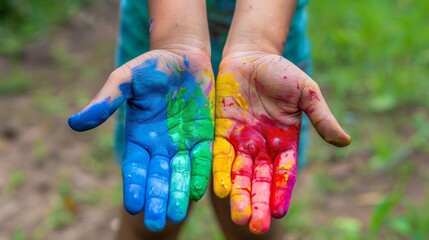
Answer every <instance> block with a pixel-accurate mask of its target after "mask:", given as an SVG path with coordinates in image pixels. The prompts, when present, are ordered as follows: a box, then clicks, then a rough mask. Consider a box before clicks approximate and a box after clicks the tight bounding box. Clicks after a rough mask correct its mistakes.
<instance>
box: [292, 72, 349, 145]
mask: <svg viewBox="0 0 429 240" xmlns="http://www.w3.org/2000/svg"><path fill="white" fill-rule="evenodd" d="M305 81H306V82H305V83H304V87H303V88H302V92H301V100H300V108H301V109H302V110H303V111H304V112H305V114H307V116H308V117H309V118H310V121H311V124H313V126H314V128H315V129H316V131H317V132H318V133H319V135H320V136H321V137H322V138H323V139H324V140H325V141H326V142H328V143H330V144H332V145H335V146H337V147H345V146H347V145H349V144H350V142H351V137H350V136H349V135H348V134H347V133H346V132H345V131H344V130H343V129H342V128H341V126H340V124H338V122H337V120H336V119H335V117H334V115H332V113H331V111H330V110H329V107H328V104H327V103H326V101H325V99H324V98H323V96H322V92H321V91H320V88H319V86H318V85H317V83H316V82H314V81H313V80H312V79H310V78H309V77H307V80H305Z"/></svg>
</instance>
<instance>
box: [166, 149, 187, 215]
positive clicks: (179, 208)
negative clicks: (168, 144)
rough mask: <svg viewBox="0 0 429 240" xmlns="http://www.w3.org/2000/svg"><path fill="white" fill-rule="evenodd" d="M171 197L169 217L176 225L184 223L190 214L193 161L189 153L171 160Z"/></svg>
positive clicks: (182, 152) (182, 153) (180, 153)
mask: <svg viewBox="0 0 429 240" xmlns="http://www.w3.org/2000/svg"><path fill="white" fill-rule="evenodd" d="M170 166H171V179H170V197H169V201H168V210H167V216H168V219H170V221H172V222H174V223H179V222H182V221H183V220H184V219H185V217H186V214H187V212H188V205H189V191H190V186H189V182H190V179H191V178H190V175H191V160H190V158H189V155H188V152H187V151H180V152H178V153H176V155H174V157H173V158H172V159H171V163H170Z"/></svg>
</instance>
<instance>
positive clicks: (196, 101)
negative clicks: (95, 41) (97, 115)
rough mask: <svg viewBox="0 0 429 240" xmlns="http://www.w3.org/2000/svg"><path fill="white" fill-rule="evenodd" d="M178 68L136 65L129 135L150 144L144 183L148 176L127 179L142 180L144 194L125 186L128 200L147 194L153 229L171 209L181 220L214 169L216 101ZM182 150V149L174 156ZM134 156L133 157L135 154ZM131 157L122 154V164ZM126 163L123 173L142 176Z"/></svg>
mask: <svg viewBox="0 0 429 240" xmlns="http://www.w3.org/2000/svg"><path fill="white" fill-rule="evenodd" d="M185 65H186V64H185ZM187 66H189V63H187ZM176 67H177V66H176ZM172 69H173V66H172ZM179 70H180V71H178V72H173V73H170V74H166V73H165V72H161V71H159V70H158V60H157V59H149V60H147V61H145V62H144V63H143V64H141V65H139V66H137V67H136V68H134V69H133V70H132V71H133V99H132V100H131V101H128V107H127V122H126V124H127V127H126V140H127V141H128V142H132V143H138V144H139V145H141V146H142V147H144V148H145V149H147V150H148V151H149V153H150V156H151V159H150V164H148V165H149V169H148V173H147V184H146V186H144V183H145V182H146V180H145V179H139V178H137V177H136V178H133V179H128V180H127V181H128V183H131V184H133V183H135V184H134V185H136V184H140V185H141V184H143V185H142V186H141V187H143V188H146V192H145V193H146V196H144V193H140V192H137V193H136V191H132V190H133V189H130V191H129V192H127V190H126V189H125V188H124V202H128V203H131V204H134V202H133V200H135V199H137V200H138V199H145V200H146V203H145V204H144V205H145V206H144V209H145V215H144V216H145V225H146V226H147V227H148V229H149V230H151V231H160V230H162V229H163V227H164V226H165V223H166V217H167V214H168V218H170V220H172V221H174V222H180V221H182V220H183V219H184V218H185V217H186V213H187V209H188V203H189V198H191V199H192V198H193V197H194V200H197V199H199V198H201V197H202V195H203V194H204V192H205V189H206V186H207V182H208V177H209V174H210V168H211V161H210V155H211V154H210V146H211V141H212V139H213V133H214V126H213V125H214V124H213V122H214V120H213V114H212V112H213V110H211V109H212V106H210V102H209V101H208V96H205V95H204V93H203V90H202V87H201V84H200V83H198V82H196V79H195V77H194V76H193V75H192V74H191V73H190V71H189V70H188V69H185V70H181V69H179ZM173 71H174V70H173ZM201 129H203V130H202V131H199V130H201ZM195 149H197V150H198V149H200V150H198V151H200V152H201V151H203V152H205V154H206V155H201V154H195V152H198V151H197V150H195ZM178 152H179V153H180V154H179V155H177V157H173V158H172V156H173V155H174V154H175V153H178ZM207 155H208V156H207ZM133 156H134V155H133ZM133 156H130V158H131V159H137V158H136V157H135V156H134V157H133ZM171 158H172V159H171ZM191 159H192V167H190V166H191ZM161 160H162V161H161ZM135 161H137V162H138V161H142V160H139V159H137V160H135ZM127 162H129V161H127V159H124V162H123V166H127V165H128V163H127ZM170 165H171V167H170ZM170 168H171V171H170ZM123 169H124V170H123V175H124V176H128V175H130V176H142V174H140V175H138V174H134V173H133V172H127V171H136V170H135V169H133V168H124V167H123ZM191 169H192V171H191ZM137 170H138V169H137ZM194 176H196V177H195V179H194ZM170 177H171V178H170ZM189 179H190V180H189ZM192 182H194V183H192ZM195 182H196V183H195ZM134 185H133V186H134ZM140 185H139V186H140ZM193 186H196V187H193ZM136 194H137V195H138V196H136ZM141 201H143V200H141ZM136 204H137V203H136ZM138 204H141V203H138ZM138 204H137V205H138ZM126 205H129V204H127V203H126Z"/></svg>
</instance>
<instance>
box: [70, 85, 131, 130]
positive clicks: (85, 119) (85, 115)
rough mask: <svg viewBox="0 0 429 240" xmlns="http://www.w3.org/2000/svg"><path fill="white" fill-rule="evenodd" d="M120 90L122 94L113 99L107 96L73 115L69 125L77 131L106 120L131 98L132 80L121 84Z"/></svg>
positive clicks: (92, 126)
mask: <svg viewBox="0 0 429 240" xmlns="http://www.w3.org/2000/svg"><path fill="white" fill-rule="evenodd" d="M119 90H120V91H121V95H120V96H118V97H117V98H115V99H114V100H113V101H111V97H107V98H106V99H104V100H103V101H102V102H99V103H96V104H93V105H91V106H89V107H87V108H85V109H83V110H82V111H81V112H79V113H77V114H75V115H73V116H71V117H70V118H69V119H68V124H69V126H70V127H71V128H72V129H73V130H75V131H78V132H82V131H86V130H89V129H92V128H95V127H97V126H99V125H100V124H102V123H103V122H105V121H106V120H107V119H108V118H109V117H110V115H112V114H113V113H114V112H115V111H116V109H118V107H119V106H120V105H121V104H122V103H123V102H124V101H125V100H127V99H130V98H131V83H130V82H127V83H122V84H121V85H119Z"/></svg>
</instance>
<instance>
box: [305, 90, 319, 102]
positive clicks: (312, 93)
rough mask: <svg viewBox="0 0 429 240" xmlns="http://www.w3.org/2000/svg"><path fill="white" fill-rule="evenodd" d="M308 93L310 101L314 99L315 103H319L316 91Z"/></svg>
mask: <svg viewBox="0 0 429 240" xmlns="http://www.w3.org/2000/svg"><path fill="white" fill-rule="evenodd" d="M308 93H309V94H310V99H316V100H317V101H320V98H319V96H318V95H317V92H316V91H314V90H311V89H310V90H308Z"/></svg>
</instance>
